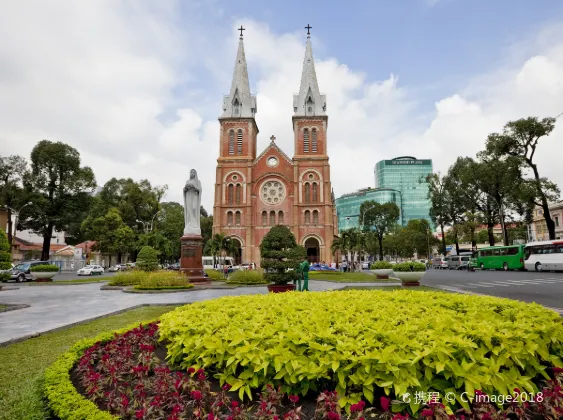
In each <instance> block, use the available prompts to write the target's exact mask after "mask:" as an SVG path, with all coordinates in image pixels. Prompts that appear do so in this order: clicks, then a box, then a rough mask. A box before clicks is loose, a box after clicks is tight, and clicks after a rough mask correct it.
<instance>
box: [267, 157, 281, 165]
mask: <svg viewBox="0 0 563 420" xmlns="http://www.w3.org/2000/svg"><path fill="white" fill-rule="evenodd" d="M267 163H268V166H269V167H271V168H273V167H274V166H278V163H279V162H278V158H277V157H275V156H272V157H270V158H268V161H267Z"/></svg>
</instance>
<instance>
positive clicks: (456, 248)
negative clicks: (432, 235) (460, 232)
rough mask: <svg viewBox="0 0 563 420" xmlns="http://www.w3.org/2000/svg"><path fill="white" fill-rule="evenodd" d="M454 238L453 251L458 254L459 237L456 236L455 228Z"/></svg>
mask: <svg viewBox="0 0 563 420" xmlns="http://www.w3.org/2000/svg"><path fill="white" fill-rule="evenodd" d="M454 240H455V252H456V253H457V255H459V238H458V236H457V229H456V231H455V235H454Z"/></svg>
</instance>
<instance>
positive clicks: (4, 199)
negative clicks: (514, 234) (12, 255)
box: [0, 155, 29, 247]
mask: <svg viewBox="0 0 563 420" xmlns="http://www.w3.org/2000/svg"><path fill="white" fill-rule="evenodd" d="M28 172H29V168H28V164H27V160H25V158H23V157H21V156H18V155H11V156H6V157H2V156H0V206H6V207H7V216H8V232H7V234H8V243H9V244H10V247H11V246H12V232H14V226H13V222H12V209H16V210H19V208H21V207H22V206H24V205H25V203H26V200H27V194H26V193H25V191H24V189H23V180H24V178H25V177H26V176H27V174H28Z"/></svg>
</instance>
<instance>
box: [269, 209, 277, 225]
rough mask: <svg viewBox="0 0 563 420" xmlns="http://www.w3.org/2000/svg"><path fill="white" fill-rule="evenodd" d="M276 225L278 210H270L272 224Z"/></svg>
mask: <svg viewBox="0 0 563 420" xmlns="http://www.w3.org/2000/svg"><path fill="white" fill-rule="evenodd" d="M275 225H276V212H275V211H273V210H272V211H271V212H270V226H275Z"/></svg>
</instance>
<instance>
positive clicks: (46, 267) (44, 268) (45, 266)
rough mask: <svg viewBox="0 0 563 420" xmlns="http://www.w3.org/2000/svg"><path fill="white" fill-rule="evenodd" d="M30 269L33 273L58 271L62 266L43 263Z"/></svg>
mask: <svg viewBox="0 0 563 420" xmlns="http://www.w3.org/2000/svg"><path fill="white" fill-rule="evenodd" d="M29 271H31V272H32V273H57V272H59V271H60V268H59V266H58V265H55V264H41V265H34V266H32V267H31V268H30V269H29Z"/></svg>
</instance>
